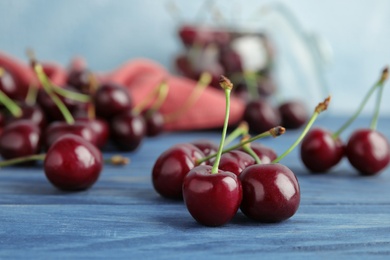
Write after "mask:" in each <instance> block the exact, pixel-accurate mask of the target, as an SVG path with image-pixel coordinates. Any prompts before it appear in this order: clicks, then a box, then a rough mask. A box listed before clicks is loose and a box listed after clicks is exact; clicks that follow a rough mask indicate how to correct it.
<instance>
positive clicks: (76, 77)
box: [67, 69, 91, 94]
mask: <svg viewBox="0 0 390 260" xmlns="http://www.w3.org/2000/svg"><path fill="white" fill-rule="evenodd" d="M90 81H91V72H90V71H89V70H87V69H77V70H71V71H70V72H69V74H68V78H67V83H68V84H69V85H70V86H72V87H74V88H75V89H77V90H79V91H80V92H81V93H85V94H88V93H89V91H90Z"/></svg>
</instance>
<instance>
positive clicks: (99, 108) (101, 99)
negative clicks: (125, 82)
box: [94, 83, 132, 120]
mask: <svg viewBox="0 0 390 260" xmlns="http://www.w3.org/2000/svg"><path fill="white" fill-rule="evenodd" d="M94 102H95V108H96V115H97V116H99V117H103V118H105V119H108V120H110V119H112V117H113V116H115V115H118V114H120V113H124V112H127V111H130V110H131V107H132V100H131V97H130V94H129V92H128V91H127V90H126V89H125V88H124V87H123V86H121V85H118V84H114V83H105V84H103V85H101V86H100V87H99V88H98V90H97V91H96V93H95V96H94Z"/></svg>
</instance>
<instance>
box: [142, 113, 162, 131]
mask: <svg viewBox="0 0 390 260" xmlns="http://www.w3.org/2000/svg"><path fill="white" fill-rule="evenodd" d="M142 116H143V118H144V120H145V124H146V135H147V136H150V137H151V136H157V135H159V134H161V133H162V132H163V131H164V116H163V115H162V114H161V113H160V112H158V111H154V110H153V111H151V110H146V111H145V112H143V113H142Z"/></svg>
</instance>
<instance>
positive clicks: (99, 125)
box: [76, 117, 110, 148]
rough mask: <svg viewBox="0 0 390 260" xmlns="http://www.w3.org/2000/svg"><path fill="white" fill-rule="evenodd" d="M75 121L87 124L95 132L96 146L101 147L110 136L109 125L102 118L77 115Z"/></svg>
mask: <svg viewBox="0 0 390 260" xmlns="http://www.w3.org/2000/svg"><path fill="white" fill-rule="evenodd" d="M76 121H77V122H84V123H86V124H88V125H89V127H90V128H91V130H92V131H93V132H95V137H96V141H95V144H96V146H97V147H98V148H103V147H104V145H105V144H106V143H107V141H108V138H109V136H110V127H109V125H108V123H107V122H106V121H104V120H101V119H98V118H94V119H93V118H87V117H78V118H76Z"/></svg>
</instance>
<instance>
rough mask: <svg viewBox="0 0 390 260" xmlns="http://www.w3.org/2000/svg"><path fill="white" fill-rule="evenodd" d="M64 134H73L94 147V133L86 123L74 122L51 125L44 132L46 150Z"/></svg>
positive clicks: (95, 139)
mask: <svg viewBox="0 0 390 260" xmlns="http://www.w3.org/2000/svg"><path fill="white" fill-rule="evenodd" d="M65 134H73V135H77V136H80V137H82V138H83V139H84V140H86V141H87V142H90V143H93V144H94V145H96V143H97V137H96V133H95V132H94V131H93V130H92V129H91V127H90V126H89V124H88V123H86V122H79V121H76V122H75V123H74V124H71V125H70V124H68V123H66V122H64V121H57V122H54V123H51V124H50V125H49V126H48V127H47V128H46V131H45V135H44V136H43V141H44V145H45V148H46V150H47V149H49V148H50V147H51V145H52V144H53V143H54V142H56V141H57V140H58V139H59V138H60V137H62V136H63V135H65Z"/></svg>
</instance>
